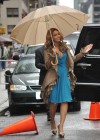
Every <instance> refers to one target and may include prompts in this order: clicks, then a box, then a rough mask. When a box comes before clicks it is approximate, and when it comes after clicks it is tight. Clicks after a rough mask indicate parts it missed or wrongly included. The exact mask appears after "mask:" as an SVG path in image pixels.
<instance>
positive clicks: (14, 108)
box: [8, 90, 16, 116]
mask: <svg viewBox="0 0 100 140" xmlns="http://www.w3.org/2000/svg"><path fill="white" fill-rule="evenodd" d="M8 99H9V112H10V116H13V115H14V114H15V113H16V107H15V106H14V105H13V101H12V98H11V93H10V91H9V90H8Z"/></svg>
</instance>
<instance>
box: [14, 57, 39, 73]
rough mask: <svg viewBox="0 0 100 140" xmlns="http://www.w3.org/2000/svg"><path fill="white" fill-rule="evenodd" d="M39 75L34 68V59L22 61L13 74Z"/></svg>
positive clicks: (37, 70)
mask: <svg viewBox="0 0 100 140" xmlns="http://www.w3.org/2000/svg"><path fill="white" fill-rule="evenodd" d="M34 72H35V73H39V69H37V68H36V67H35V59H22V60H20V61H19V63H18V65H17V66H16V68H15V71H14V73H15V74H29V73H34Z"/></svg>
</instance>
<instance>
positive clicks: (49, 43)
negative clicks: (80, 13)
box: [45, 28, 66, 51]
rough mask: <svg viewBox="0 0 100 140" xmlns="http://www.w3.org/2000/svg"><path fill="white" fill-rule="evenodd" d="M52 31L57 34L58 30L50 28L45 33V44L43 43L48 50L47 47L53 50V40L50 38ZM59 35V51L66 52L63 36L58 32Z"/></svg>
mask: <svg viewBox="0 0 100 140" xmlns="http://www.w3.org/2000/svg"><path fill="white" fill-rule="evenodd" d="M54 31H58V32H59V30H58V29H56V28H51V29H49V30H48V31H47V35H46V42H45V46H46V48H49V47H52V48H53V40H52V39H53V38H52V36H53V32H54ZM59 34H60V42H59V50H60V51H65V50H66V43H64V42H63V39H64V38H63V35H62V34H61V33H60V32H59Z"/></svg>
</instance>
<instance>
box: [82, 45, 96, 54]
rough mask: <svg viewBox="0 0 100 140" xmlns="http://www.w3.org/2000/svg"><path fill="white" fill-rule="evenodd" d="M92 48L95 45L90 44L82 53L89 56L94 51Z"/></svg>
mask: <svg viewBox="0 0 100 140" xmlns="http://www.w3.org/2000/svg"><path fill="white" fill-rule="evenodd" d="M92 47H93V44H89V45H87V46H86V47H84V48H82V50H81V52H82V53H83V54H87V53H88V52H89V51H90V50H91V49H92Z"/></svg>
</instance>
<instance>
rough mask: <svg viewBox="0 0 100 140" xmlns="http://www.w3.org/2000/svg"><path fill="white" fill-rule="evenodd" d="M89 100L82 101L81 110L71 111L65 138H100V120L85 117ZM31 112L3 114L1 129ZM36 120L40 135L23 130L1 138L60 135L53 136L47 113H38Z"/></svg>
mask: <svg viewBox="0 0 100 140" xmlns="http://www.w3.org/2000/svg"><path fill="white" fill-rule="evenodd" d="M89 105H90V103H88V102H82V109H81V111H79V112H69V113H68V115H67V118H66V121H65V126H64V130H65V138H64V139H65V140H80V139H81V140H99V139H100V121H90V120H89V121H87V120H84V119H83V118H86V117H88V114H89ZM30 115H31V113H29V114H26V115H21V116H13V117H7V116H1V117H0V121H1V122H0V129H1V130H2V129H3V128H4V127H6V126H9V125H11V124H14V123H15V122H18V121H20V120H23V119H25V118H26V117H29V116H30ZM35 121H36V124H37V127H38V129H39V135H35V131H30V132H24V133H23V132H22V133H17V134H13V135H5V136H1V137H0V140H13V139H15V140H26V139H30V140H31V139H34V140H40V139H41V140H56V139H59V137H58V135H56V136H52V133H51V129H50V122H47V119H46V114H45V113H38V114H37V113H36V114H35ZM56 123H57V124H59V113H57V114H56Z"/></svg>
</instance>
